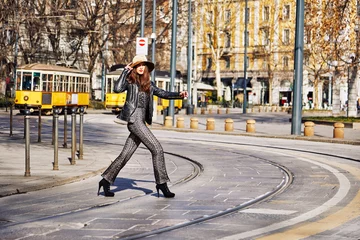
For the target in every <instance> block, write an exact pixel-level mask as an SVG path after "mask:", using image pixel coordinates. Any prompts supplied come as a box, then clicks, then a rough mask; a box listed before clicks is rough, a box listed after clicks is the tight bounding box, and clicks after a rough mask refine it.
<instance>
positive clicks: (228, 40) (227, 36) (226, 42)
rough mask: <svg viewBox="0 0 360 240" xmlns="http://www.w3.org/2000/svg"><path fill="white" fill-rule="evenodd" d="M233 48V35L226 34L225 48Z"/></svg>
mask: <svg viewBox="0 0 360 240" xmlns="http://www.w3.org/2000/svg"><path fill="white" fill-rule="evenodd" d="M229 47H231V35H230V33H225V48H229Z"/></svg>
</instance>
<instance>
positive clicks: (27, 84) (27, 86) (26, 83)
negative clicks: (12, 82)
mask: <svg viewBox="0 0 360 240" xmlns="http://www.w3.org/2000/svg"><path fill="white" fill-rule="evenodd" d="M22 90H31V73H23V81H22Z"/></svg>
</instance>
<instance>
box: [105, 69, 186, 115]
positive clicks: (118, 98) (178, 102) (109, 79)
mask: <svg viewBox="0 0 360 240" xmlns="http://www.w3.org/2000/svg"><path fill="white" fill-rule="evenodd" d="M122 70H123V69H117V70H115V71H112V72H109V73H108V74H107V75H106V83H105V89H106V95H105V107H106V108H108V109H112V111H113V112H115V113H118V112H119V111H120V110H121V109H122V107H123V106H124V104H125V99H126V92H123V93H114V91H113V89H114V81H116V80H117V79H118V78H119V76H120V74H121V72H122ZM169 76H170V73H169V72H165V71H156V77H155V82H156V86H157V87H159V88H161V89H164V90H169V89H170V77H169ZM174 80H175V87H174V89H175V90H174V91H179V92H180V91H183V88H184V84H183V81H182V79H180V78H175V79H174ZM154 100H155V101H156V103H157V111H159V112H162V111H163V110H164V109H166V108H167V107H168V106H169V100H168V99H162V98H158V97H157V96H154ZM182 104H183V100H182V99H175V100H174V106H175V113H178V112H179V111H180V110H181V108H182Z"/></svg>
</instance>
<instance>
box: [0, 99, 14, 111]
mask: <svg viewBox="0 0 360 240" xmlns="http://www.w3.org/2000/svg"><path fill="white" fill-rule="evenodd" d="M11 104H14V99H12V98H5V97H2V98H0V107H1V108H4V107H10V105H11Z"/></svg>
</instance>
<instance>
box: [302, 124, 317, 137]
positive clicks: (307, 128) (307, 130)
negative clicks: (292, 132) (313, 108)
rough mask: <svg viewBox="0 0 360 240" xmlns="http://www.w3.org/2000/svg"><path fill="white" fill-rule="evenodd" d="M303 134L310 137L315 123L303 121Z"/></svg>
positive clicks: (312, 134)
mask: <svg viewBox="0 0 360 240" xmlns="http://www.w3.org/2000/svg"><path fill="white" fill-rule="evenodd" d="M304 126H305V127H304V136H306V137H312V136H314V126H315V124H314V123H313V122H305V123H304Z"/></svg>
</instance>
